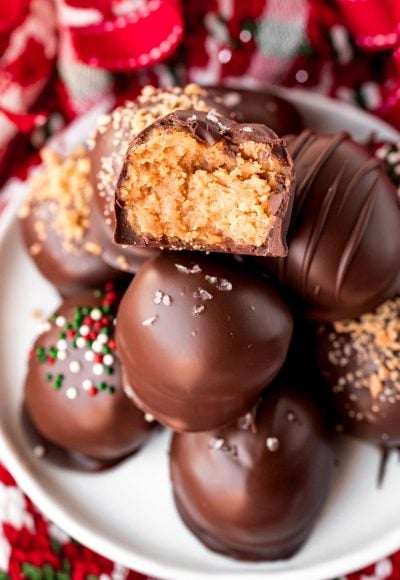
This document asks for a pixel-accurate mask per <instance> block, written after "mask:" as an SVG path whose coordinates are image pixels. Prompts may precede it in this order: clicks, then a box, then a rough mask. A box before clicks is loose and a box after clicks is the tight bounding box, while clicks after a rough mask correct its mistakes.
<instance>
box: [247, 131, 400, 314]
mask: <svg viewBox="0 0 400 580" xmlns="http://www.w3.org/2000/svg"><path fill="white" fill-rule="evenodd" d="M287 143H288V151H289V153H290V155H291V156H292V158H293V161H294V166H295V171H296V188H295V199H294V202H293V212H292V218H291V221H290V228H289V232H288V238H287V239H288V254H287V256H286V257H285V258H278V259H277V260H270V259H268V258H265V259H264V258H262V259H259V260H258V265H259V267H260V268H265V269H270V271H272V272H274V273H275V274H276V275H277V277H278V279H279V281H280V282H281V283H282V285H283V286H284V287H285V288H286V289H289V290H291V291H292V292H293V296H294V297H295V298H296V299H297V301H298V305H299V306H300V308H301V309H302V310H303V311H304V313H305V314H306V315H307V316H308V317H309V318H313V319H315V320H318V321H321V322H334V321H335V320H341V319H343V318H353V317H355V316H359V315H360V314H363V313H365V312H368V311H369V310H371V309H374V308H376V307H377V306H378V305H379V304H381V303H382V302H383V301H384V300H386V299H388V298H393V297H394V296H396V294H397V293H398V292H399V291H400V252H399V248H400V211H399V208H398V205H397V196H396V189H395V187H394V185H393V184H392V183H391V181H390V179H389V178H388V176H387V175H386V174H385V172H384V170H383V168H382V165H381V163H380V162H379V161H378V160H377V159H375V158H373V157H372V156H371V155H370V153H369V152H368V151H367V149H365V148H364V147H362V146H361V145H359V144H358V143H356V142H354V141H353V140H352V139H351V137H350V135H349V134H348V133H337V134H335V135H319V134H316V133H313V132H312V131H303V133H301V134H300V135H298V136H297V137H295V136H291V137H289V138H287Z"/></svg>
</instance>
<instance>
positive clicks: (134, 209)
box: [115, 110, 294, 256]
mask: <svg viewBox="0 0 400 580" xmlns="http://www.w3.org/2000/svg"><path fill="white" fill-rule="evenodd" d="M293 186H294V172H293V164H292V160H291V158H290V156H289V155H288V153H287V150H286V145H285V143H284V142H283V141H282V140H281V139H279V138H278V137H277V136H276V134H275V133H274V132H273V131H272V130H270V129H269V128H268V127H266V126H265V125H259V124H240V123H235V122H234V121H230V120H228V119H226V118H224V117H221V116H218V115H215V114H214V113H204V112H199V111H194V110H189V111H175V112H174V113H171V114H170V115H167V116H166V117H163V118H162V119H160V120H159V121H156V122H155V123H153V124H152V125H150V126H149V127H147V128H146V129H145V130H144V131H142V132H141V133H140V135H139V136H138V137H137V138H136V139H134V140H133V141H132V142H131V144H130V146H129V150H128V153H127V156H126V159H125V162H124V166H123V168H122V171H121V175H120V178H119V181H118V185H117V189H116V194H115V213H116V229H115V241H116V242H117V243H119V244H123V245H132V246H138V247H156V248H169V249H175V250H176V249H186V250H202V251H215V252H227V253H235V254H240V253H241V254H252V255H258V256H266V255H269V256H285V255H286V253H287V247H286V231H287V227H288V224H289V219H290V213H291V207H292V199H293Z"/></svg>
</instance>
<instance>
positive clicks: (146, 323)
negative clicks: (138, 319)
mask: <svg viewBox="0 0 400 580" xmlns="http://www.w3.org/2000/svg"><path fill="white" fill-rule="evenodd" d="M157 318H158V316H157V314H156V315H155V316H151V317H150V318H146V320H143V322H142V325H143V326H153V324H154V323H155V321H156V320H157Z"/></svg>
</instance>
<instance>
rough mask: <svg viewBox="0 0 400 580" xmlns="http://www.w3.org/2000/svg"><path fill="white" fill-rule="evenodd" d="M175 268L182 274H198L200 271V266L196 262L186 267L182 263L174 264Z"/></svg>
mask: <svg viewBox="0 0 400 580" xmlns="http://www.w3.org/2000/svg"><path fill="white" fill-rule="evenodd" d="M175 268H176V269H177V270H178V272H181V273H182V274H199V273H200V272H201V268H200V266H199V265H198V264H195V265H194V266H192V268H187V267H186V266H183V265H182V264H175Z"/></svg>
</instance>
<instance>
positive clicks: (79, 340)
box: [76, 336, 86, 348]
mask: <svg viewBox="0 0 400 580" xmlns="http://www.w3.org/2000/svg"><path fill="white" fill-rule="evenodd" d="M76 346H77V347H78V348H85V346H86V339H85V338H83V336H78V338H77V339H76Z"/></svg>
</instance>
